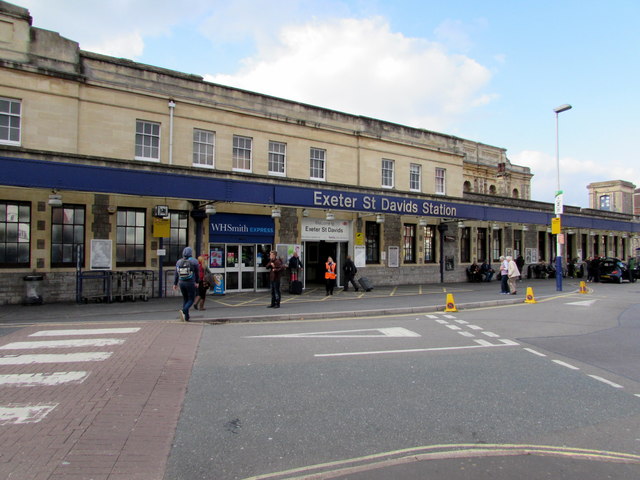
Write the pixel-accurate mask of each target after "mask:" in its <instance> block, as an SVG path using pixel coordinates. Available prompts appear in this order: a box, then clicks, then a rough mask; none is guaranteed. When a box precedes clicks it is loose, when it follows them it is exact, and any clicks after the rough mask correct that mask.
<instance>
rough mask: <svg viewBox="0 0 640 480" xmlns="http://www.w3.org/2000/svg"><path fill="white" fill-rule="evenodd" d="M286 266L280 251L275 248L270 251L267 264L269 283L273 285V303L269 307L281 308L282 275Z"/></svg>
mask: <svg viewBox="0 0 640 480" xmlns="http://www.w3.org/2000/svg"><path fill="white" fill-rule="evenodd" d="M284 268H285V267H284V264H283V263H282V260H280V258H279V257H278V253H277V252H276V251H275V250H271V251H270V252H269V263H268V264H267V270H269V284H270V286H271V305H268V306H267V308H280V276H281V275H282V271H283V270H284Z"/></svg>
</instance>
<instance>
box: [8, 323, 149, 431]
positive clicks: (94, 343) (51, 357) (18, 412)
mask: <svg viewBox="0 0 640 480" xmlns="http://www.w3.org/2000/svg"><path fill="white" fill-rule="evenodd" d="M139 331H140V327H133V328H91V329H62V330H40V331H38V332H35V333H32V334H31V335H29V337H40V338H43V340H31V341H23V342H12V343H8V344H6V345H2V346H0V350H5V351H6V350H32V351H40V350H46V349H59V348H86V347H96V348H99V347H112V346H117V345H122V344H123V343H124V342H125V340H126V339H124V338H95V337H94V338H68V339H54V340H48V339H46V338H47V337H49V338H51V337H66V336H68V337H79V336H88V337H91V336H96V335H119V334H131V333H137V332H139ZM112 354H113V352H76V353H63V354H42V353H29V354H17V355H0V366H2V365H39V364H51V363H76V362H98V361H103V360H107V359H108V358H110V357H111V355H112ZM89 374H90V372H87V371H67V372H53V373H41V372H37V373H14V374H0V387H5V388H10V387H39V386H40V387H56V386H59V385H69V384H71V385H73V384H80V383H82V382H84V381H85V380H86V379H87V377H88V376H89ZM57 406H58V404H57V403H50V404H32V403H24V404H20V403H11V404H8V405H0V426H1V425H20V424H29V423H37V422H40V421H41V420H43V419H44V418H45V417H46V416H47V415H48V414H49V413H51V411H52V410H53V409H55V408H56V407H57Z"/></svg>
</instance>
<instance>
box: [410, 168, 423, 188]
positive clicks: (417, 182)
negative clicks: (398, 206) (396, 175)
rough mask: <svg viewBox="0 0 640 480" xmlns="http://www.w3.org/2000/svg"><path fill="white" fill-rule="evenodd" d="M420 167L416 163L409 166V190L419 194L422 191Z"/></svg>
mask: <svg viewBox="0 0 640 480" xmlns="http://www.w3.org/2000/svg"><path fill="white" fill-rule="evenodd" d="M421 187H422V166H420V165H418V164H417V163H412V164H411V165H409V190H411V191H412V192H419V191H421V190H422V188H421Z"/></svg>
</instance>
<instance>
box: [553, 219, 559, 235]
mask: <svg viewBox="0 0 640 480" xmlns="http://www.w3.org/2000/svg"><path fill="white" fill-rule="evenodd" d="M560 231H561V227H560V217H554V218H552V219H551V233H552V234H554V235H557V234H558V233H560Z"/></svg>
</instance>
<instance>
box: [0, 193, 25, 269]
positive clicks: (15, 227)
mask: <svg viewBox="0 0 640 480" xmlns="http://www.w3.org/2000/svg"><path fill="white" fill-rule="evenodd" d="M30 232H31V204H29V203H27V202H10V201H0V266H2V267H28V266H29V263H30V251H31V249H30V247H31V244H30Z"/></svg>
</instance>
